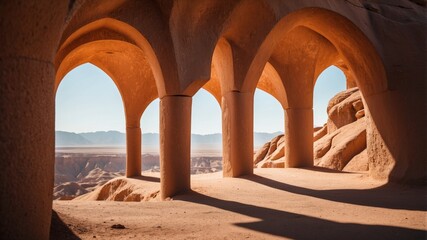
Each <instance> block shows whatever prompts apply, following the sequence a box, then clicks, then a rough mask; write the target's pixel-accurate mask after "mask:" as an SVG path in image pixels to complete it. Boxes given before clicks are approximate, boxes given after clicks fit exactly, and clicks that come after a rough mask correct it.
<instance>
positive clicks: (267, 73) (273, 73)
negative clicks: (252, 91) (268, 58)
mask: <svg viewBox="0 0 427 240" xmlns="http://www.w3.org/2000/svg"><path fill="white" fill-rule="evenodd" d="M256 88H259V89H261V90H263V91H264V92H266V93H268V94H270V95H271V96H272V97H274V98H275V99H276V100H277V101H278V102H279V103H280V104H281V105H282V107H283V109H286V108H288V99H287V94H286V89H285V87H284V85H283V83H282V79H281V78H280V75H279V73H278V72H277V70H276V69H275V68H274V67H273V65H271V63H269V62H267V63H266V65H265V67H264V70H263V71H262V74H261V77H260V79H259V81H258V84H257V87H256Z"/></svg>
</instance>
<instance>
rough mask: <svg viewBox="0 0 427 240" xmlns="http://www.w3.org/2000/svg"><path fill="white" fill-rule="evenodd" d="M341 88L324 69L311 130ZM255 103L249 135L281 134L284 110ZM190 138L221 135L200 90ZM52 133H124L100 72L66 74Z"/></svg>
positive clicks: (153, 109)
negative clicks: (278, 132) (252, 133)
mask: <svg viewBox="0 0 427 240" xmlns="http://www.w3.org/2000/svg"><path fill="white" fill-rule="evenodd" d="M344 89H345V76H344V74H343V73H342V72H341V71H340V70H339V69H338V68H336V67H330V68H328V69H326V70H325V71H324V72H323V73H322V74H321V75H320V76H319V79H318V81H317V83H316V86H315V89H314V105H313V107H314V125H315V126H321V125H323V124H324V123H325V122H326V119H327V115H326V106H327V104H328V101H329V99H330V98H331V97H332V96H333V95H335V94H336V93H337V92H339V91H342V90H344ZM254 97H255V101H254V131H255V132H270V133H271V132H277V131H282V132H283V129H284V111H283V109H282V107H281V105H280V103H279V102H278V101H277V100H276V99H275V98H273V97H272V96H270V95H269V94H267V93H265V92H263V91H261V90H257V91H256V92H255V96H254ZM191 120H192V129H191V130H192V133H197V134H210V133H220V132H221V109H220V107H219V104H218V102H217V101H216V100H215V98H214V97H213V96H212V95H210V94H209V93H208V92H207V91H205V90H203V89H201V90H200V91H199V92H197V94H196V95H194V97H193V108H192V119H191ZM141 128H142V131H143V132H144V133H147V132H153V133H158V132H159V100H158V99H157V100H154V101H153V102H152V103H151V104H150V105H149V106H148V108H147V109H146V111H145V112H144V114H143V116H142V118H141ZM56 130H62V131H68V132H76V133H80V132H93V131H108V130H116V131H120V132H124V131H125V118H124V109H123V103H122V100H121V97H120V94H119V91H118V90H117V88H116V86H115V84H114V82H113V81H112V80H111V79H110V77H109V76H108V75H107V74H105V73H104V72H103V71H102V70H100V69H99V68H97V67H95V66H93V65H91V64H84V65H81V66H79V67H77V68H75V69H74V70H72V71H71V72H69V73H68V74H67V75H66V76H65V77H64V79H63V81H62V82H61V84H60V85H59V88H58V91H57V94H56Z"/></svg>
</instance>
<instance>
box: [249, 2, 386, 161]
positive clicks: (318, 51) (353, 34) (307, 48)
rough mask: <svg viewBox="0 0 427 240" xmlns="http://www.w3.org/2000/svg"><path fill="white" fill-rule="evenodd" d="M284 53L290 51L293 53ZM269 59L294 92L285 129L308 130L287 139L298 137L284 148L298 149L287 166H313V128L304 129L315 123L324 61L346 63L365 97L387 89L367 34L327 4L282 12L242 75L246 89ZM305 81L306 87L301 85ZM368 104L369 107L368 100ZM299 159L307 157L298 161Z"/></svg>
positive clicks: (330, 63) (288, 87) (251, 84)
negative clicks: (314, 105) (318, 80)
mask: <svg viewBox="0 0 427 240" xmlns="http://www.w3.org/2000/svg"><path fill="white" fill-rule="evenodd" d="M331 29H333V31H332V30H331ZM283 48H285V50H282V51H281V50H280V49H283ZM278 49H279V51H278ZM297 49H299V50H297ZM301 50H302V51H301ZM285 52H286V53H287V54H286V53H285ZM286 55H289V56H290V55H292V57H293V58H292V59H290V58H289V57H287V56H286ZM267 61H270V62H271V63H273V64H274V65H276V66H277V67H276V69H280V70H281V71H284V72H285V73H279V74H280V75H282V81H283V83H284V85H285V87H286V89H287V90H288V91H289V92H291V93H293V94H292V95H288V98H289V99H288V100H289V101H290V102H288V103H289V104H290V105H289V106H288V111H287V112H288V114H286V115H287V118H286V119H287V121H286V122H288V123H287V127H286V132H291V134H290V135H292V129H293V130H295V129H297V128H300V129H299V130H298V132H301V131H303V132H305V133H306V134H302V135H304V136H303V137H301V134H300V135H297V134H296V132H295V136H294V137H295V138H297V139H298V140H296V139H293V140H291V139H287V140H288V141H287V142H292V144H294V143H295V142H300V144H296V145H295V146H293V147H292V146H287V147H286V149H287V151H288V150H289V149H295V150H296V154H295V155H293V154H288V153H287V154H286V155H287V158H288V157H289V160H288V164H287V165H288V166H310V165H312V156H311V154H310V155H309V154H307V152H312V144H311V143H309V142H310V141H311V140H310V139H311V137H310V135H311V133H310V134H308V130H309V129H310V128H311V126H312V125H313V124H312V118H313V116H312V114H313V113H312V92H313V88H314V82H315V79H316V78H317V76H318V75H319V74H320V73H321V72H322V71H323V70H324V69H325V68H326V67H327V66H329V65H332V64H334V63H336V62H339V61H341V62H342V63H343V64H342V65H343V66H346V67H348V71H347V72H348V73H351V74H353V76H354V77H355V80H356V83H357V85H359V86H360V89H361V92H362V94H363V95H364V96H365V97H366V96H372V95H375V94H376V93H379V92H382V91H385V90H387V79H386V75H385V69H384V66H383V63H382V60H381V58H380V56H379V55H378V53H377V52H376V49H375V48H374V46H373V45H372V44H371V42H370V41H369V40H368V38H367V37H366V36H365V35H364V34H363V33H362V32H361V31H360V30H359V29H358V28H357V27H356V26H355V25H354V24H353V23H352V22H351V21H349V20H348V19H346V18H345V17H343V16H341V15H339V14H337V13H335V12H332V11H329V10H325V9H320V8H305V9H301V10H297V11H295V12H292V13H290V14H288V15H286V16H285V17H283V18H282V19H281V20H280V21H279V22H278V23H277V24H276V25H275V26H274V27H273V29H272V30H271V32H270V33H269V34H268V35H267V37H266V38H265V40H264V42H263V43H262V44H261V46H260V48H259V49H258V52H257V54H256V55H255V57H254V59H253V60H252V63H251V65H250V67H249V70H248V72H247V75H246V77H245V81H244V85H243V89H244V91H245V90H246V91H250V89H253V88H254V87H255V86H256V84H257V82H258V79H257V78H258V76H260V75H261V73H262V69H263V67H264V65H265V64H266V62H267ZM301 64H304V65H306V66H307V69H311V70H309V71H308V72H307V71H304V70H301V69H299V68H300V67H299V66H298V65H301ZM291 77H292V78H299V79H298V81H302V82H301V83H296V82H295V81H296V79H290V78H291ZM301 78H302V79H301ZM303 85H305V87H303V88H301V87H302V86H303ZM297 89H300V90H297ZM296 92H298V94H297V93H296ZM301 95H305V97H302V96H301ZM304 99H305V100H304ZM367 105H368V107H369V105H370V104H369V102H368V103H367ZM293 116H294V117H293ZM293 118H295V119H293ZM292 119H293V120H292ZM289 122H290V123H289ZM303 123H304V124H303ZM291 125H292V126H291ZM296 126H298V127H296ZM309 126H310V127H309ZM288 130H290V131H288ZM310 132H311V129H310ZM287 144H288V143H287ZM301 144H302V145H304V146H302V145H301ZM300 145H301V146H300ZM298 149H300V150H298ZM301 149H304V150H301ZM304 152H306V153H304ZM291 158H292V159H293V160H291ZM298 159H307V160H305V161H303V162H302V163H301V162H300V163H297V162H299V160H298ZM292 162H294V163H292Z"/></svg>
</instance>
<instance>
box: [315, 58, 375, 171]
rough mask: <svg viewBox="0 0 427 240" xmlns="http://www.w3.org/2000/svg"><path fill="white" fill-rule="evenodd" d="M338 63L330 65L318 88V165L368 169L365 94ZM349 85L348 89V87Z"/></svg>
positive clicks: (316, 133) (320, 77)
mask: <svg viewBox="0 0 427 240" xmlns="http://www.w3.org/2000/svg"><path fill="white" fill-rule="evenodd" d="M348 82H349V80H348V79H346V76H345V75H344V72H343V71H342V70H341V69H339V68H338V67H336V66H330V67H328V68H326V69H325V70H324V71H323V72H322V73H321V74H320V75H319V77H318V78H317V80H316V82H315V87H314V97H313V106H314V135H313V142H314V143H313V151H314V152H313V159H314V165H315V166H320V167H326V168H330V169H334V170H344V171H367V170H368V157H367V151H366V145H367V144H366V142H367V141H366V128H367V126H366V120H365V118H364V116H365V112H364V111H365V110H364V106H363V99H362V95H361V93H360V92H359V89H358V88H357V87H352V88H348V87H349V86H351V84H348ZM346 86H347V89H346Z"/></svg>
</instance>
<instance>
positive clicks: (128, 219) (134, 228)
mask: <svg viewBox="0 0 427 240" xmlns="http://www.w3.org/2000/svg"><path fill="white" fill-rule="evenodd" d="M141 181H142V180H141ZM144 184H145V183H144ZM150 184H159V183H158V182H155V181H154V182H151V183H150ZM192 188H193V190H194V192H192V193H188V194H185V195H180V196H177V197H175V198H174V199H173V200H172V201H163V202H159V201H154V202H100V201H54V203H53V209H54V210H55V211H56V212H57V213H58V215H59V218H58V215H56V213H54V221H53V225H52V226H53V230H52V231H53V232H52V238H53V239H78V238H82V239H94V238H96V239H283V238H285V239H427V231H426V227H427V212H426V188H425V187H417V188H413V187H404V186H399V185H390V184H389V185H384V184H383V183H381V182H378V181H375V180H372V179H370V178H368V177H366V176H365V175H364V174H361V173H336V172H332V171H327V170H322V169H317V168H313V169H256V170H255V175H254V176H250V177H246V178H234V179H233V178H221V173H215V174H203V175H195V176H192ZM113 224H122V225H124V226H125V229H112V228H111V226H112V225H113Z"/></svg>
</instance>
